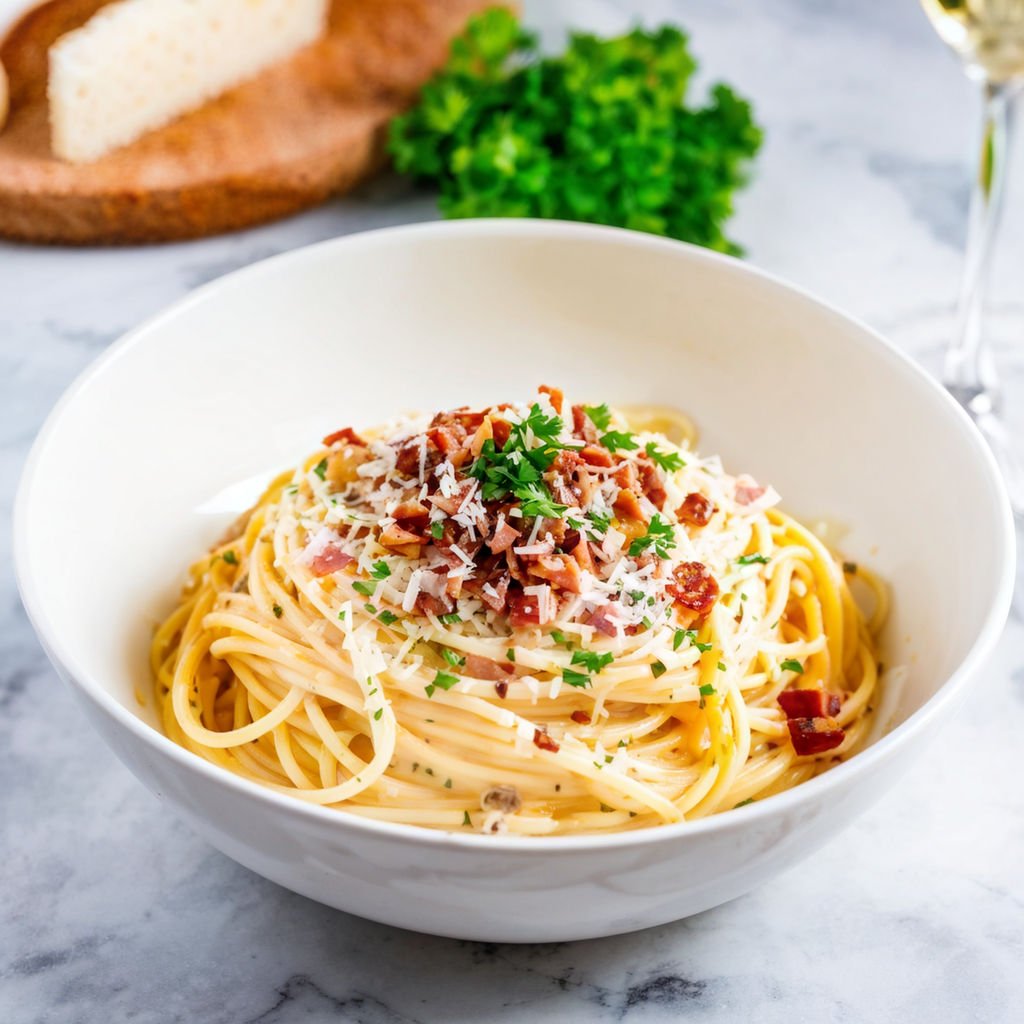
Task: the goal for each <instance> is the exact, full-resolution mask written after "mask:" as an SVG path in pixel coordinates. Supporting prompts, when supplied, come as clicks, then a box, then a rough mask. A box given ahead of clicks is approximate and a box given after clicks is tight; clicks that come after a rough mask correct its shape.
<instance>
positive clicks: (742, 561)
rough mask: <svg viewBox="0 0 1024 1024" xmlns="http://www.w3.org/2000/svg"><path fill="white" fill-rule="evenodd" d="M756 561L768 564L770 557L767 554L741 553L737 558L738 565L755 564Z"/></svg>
mask: <svg viewBox="0 0 1024 1024" xmlns="http://www.w3.org/2000/svg"><path fill="white" fill-rule="evenodd" d="M755 562H760V563H761V564H762V565H767V564H768V558H767V556H766V555H741V556H740V557H739V558H737V559H736V564H737V565H753V564H754V563H755Z"/></svg>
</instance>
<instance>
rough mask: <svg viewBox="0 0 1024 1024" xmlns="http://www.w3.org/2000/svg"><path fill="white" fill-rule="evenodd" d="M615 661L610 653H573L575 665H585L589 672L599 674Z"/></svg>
mask: <svg viewBox="0 0 1024 1024" xmlns="http://www.w3.org/2000/svg"><path fill="white" fill-rule="evenodd" d="M614 660H615V657H614V655H612V654H609V653H607V652H606V653H604V654H598V653H597V651H573V655H572V662H571V664H573V665H583V666H584V667H585V668H586V670H587V671H588V672H593V673H595V674H596V673H598V672H601V671H602V670H603V669H605V668H607V667H608V666H609V665H610V664H611V663H612V662H613V661H614Z"/></svg>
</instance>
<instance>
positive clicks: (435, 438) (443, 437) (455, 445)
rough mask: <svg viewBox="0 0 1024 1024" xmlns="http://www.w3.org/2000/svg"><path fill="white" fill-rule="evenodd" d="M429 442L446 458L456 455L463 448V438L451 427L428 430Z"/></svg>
mask: <svg viewBox="0 0 1024 1024" xmlns="http://www.w3.org/2000/svg"><path fill="white" fill-rule="evenodd" d="M427 440H428V441H430V442H431V444H433V445H434V446H435V447H436V448H437V450H438V451H439V452H440V453H441V454H442V455H444V456H446V457H447V456H451V455H454V454H455V452H457V451H458V450H459V449H460V448H461V447H462V438H461V437H460V436H459V435H458V434H456V433H455V431H454V430H452V428H451V427H434V428H432V429H431V430H428V431H427Z"/></svg>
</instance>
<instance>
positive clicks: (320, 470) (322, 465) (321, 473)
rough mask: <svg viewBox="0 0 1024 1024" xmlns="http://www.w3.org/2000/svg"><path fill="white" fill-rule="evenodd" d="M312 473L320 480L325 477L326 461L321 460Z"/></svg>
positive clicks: (324, 459)
mask: <svg viewBox="0 0 1024 1024" xmlns="http://www.w3.org/2000/svg"><path fill="white" fill-rule="evenodd" d="M313 472H314V473H316V475H317V476H318V477H320V479H321V480H323V479H324V478H325V477H326V476H327V459H326V458H323V459H321V460H320V461H319V462H318V463H317V464H316V465H315V466H314V467H313Z"/></svg>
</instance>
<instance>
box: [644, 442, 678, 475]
mask: <svg viewBox="0 0 1024 1024" xmlns="http://www.w3.org/2000/svg"><path fill="white" fill-rule="evenodd" d="M644 451H645V452H647V454H648V455H649V456H650V459H651V462H653V463H654V464H655V465H656V466H661V468H662V469H663V470H665V472H666V473H674V472H676V470H679V469H682V468H683V467H684V466H685V465H686V463H685V462H683V459H682V456H681V455H679V453H678V452H662V451H658V446H657V445H656V444H655V443H654V442H653V441H649V442H648V443H647V444H646V445H645V446H644Z"/></svg>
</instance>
